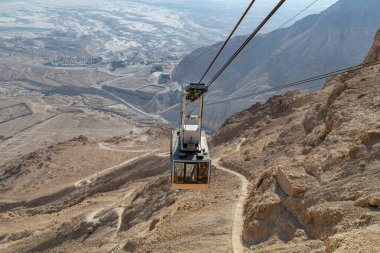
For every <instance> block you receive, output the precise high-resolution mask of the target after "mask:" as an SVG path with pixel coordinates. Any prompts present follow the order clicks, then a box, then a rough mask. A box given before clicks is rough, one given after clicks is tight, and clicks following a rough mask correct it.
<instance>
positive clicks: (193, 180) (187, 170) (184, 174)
mask: <svg viewBox="0 0 380 253" xmlns="http://www.w3.org/2000/svg"><path fill="white" fill-rule="evenodd" d="M208 167H209V166H208V163H181V162H175V163H174V183H177V184H207V183H208V171H209V168H208Z"/></svg>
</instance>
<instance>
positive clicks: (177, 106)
mask: <svg viewBox="0 0 380 253" xmlns="http://www.w3.org/2000/svg"><path fill="white" fill-rule="evenodd" d="M318 1H319V0H314V1H313V2H312V3H310V4H309V5H308V6H306V7H305V8H303V9H302V10H301V11H299V12H298V13H297V14H296V15H294V16H293V17H291V18H290V19H288V20H287V21H286V22H284V23H283V24H282V25H281V26H279V27H278V28H277V29H275V30H274V31H272V32H270V33H269V34H267V35H266V36H265V37H264V38H263V39H262V40H260V41H259V42H258V43H256V44H254V45H253V47H256V46H258V45H259V44H261V43H262V42H263V41H264V40H266V39H268V38H269V37H270V36H272V35H273V34H274V33H276V32H277V31H278V30H279V29H281V28H283V27H284V26H285V25H287V24H288V23H289V22H291V21H292V20H294V19H295V18H296V17H298V16H299V15H301V14H302V13H303V12H305V11H306V10H307V9H309V8H310V7H311V6H313V5H314V4H315V3H316V2H318ZM201 80H202V79H201ZM227 101H229V100H227ZM188 104H189V103H187V105H188ZM207 104H208V103H206V105H207ZM180 106H181V103H179V104H177V105H176V106H173V107H171V108H168V109H167V110H164V111H162V112H161V113H164V112H169V111H173V110H176V109H178V108H179V107H180Z"/></svg>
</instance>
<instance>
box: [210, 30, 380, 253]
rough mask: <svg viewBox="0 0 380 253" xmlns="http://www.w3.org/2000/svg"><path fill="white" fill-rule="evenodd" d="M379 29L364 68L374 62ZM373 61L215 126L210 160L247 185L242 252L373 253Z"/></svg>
mask: <svg viewBox="0 0 380 253" xmlns="http://www.w3.org/2000/svg"><path fill="white" fill-rule="evenodd" d="M379 34H380V31H379V32H378V33H377V36H376V38H375V42H374V43H373V47H372V49H371V50H370V52H369V53H368V56H367V57H366V60H365V61H367V62H368V61H373V60H375V59H379V45H380V36H379ZM379 81H380V64H377V65H375V66H369V67H364V68H360V69H356V70H353V71H350V72H347V73H344V74H341V75H337V76H335V77H333V78H331V79H330V80H328V81H327V82H326V83H325V85H324V87H323V89H322V90H321V91H319V92H316V93H313V94H304V93H301V92H299V91H290V92H287V93H286V94H285V95H283V96H275V97H272V98H271V99H269V100H268V101H267V102H266V103H264V104H260V103H257V104H256V105H254V106H252V107H251V108H249V109H247V110H244V111H242V112H239V113H237V114H235V115H233V116H232V117H230V118H229V119H228V120H226V121H225V122H224V124H223V125H222V126H221V128H220V129H219V130H218V131H217V132H216V133H215V134H214V135H213V136H212V138H211V144H212V146H213V151H214V152H213V155H214V156H218V154H225V153H226V152H229V150H230V147H231V146H234V145H236V144H237V143H239V142H242V145H241V149H240V150H239V151H238V152H237V153H234V155H233V156H232V155H231V156H230V157H225V158H223V159H222V162H223V164H224V166H225V167H228V168H231V169H234V170H236V171H239V172H240V173H242V174H244V175H246V176H247V178H249V179H250V182H251V188H250V193H249V197H248V199H247V200H246V203H245V223H244V232H243V240H244V243H245V245H246V246H247V247H248V248H249V249H250V251H252V252H374V249H376V248H378V246H379V238H380V212H379V211H380V185H379V179H380V170H379V168H380V123H379V122H380V113H379V110H380V86H379Z"/></svg>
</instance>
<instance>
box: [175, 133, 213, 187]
mask: <svg viewBox="0 0 380 253" xmlns="http://www.w3.org/2000/svg"><path fill="white" fill-rule="evenodd" d="M180 138H181V134H180V132H179V131H178V130H176V131H173V138H172V147H173V151H172V161H171V162H172V164H171V184H172V188H173V189H183V190H205V189H208V187H209V183H210V173H211V159H210V155H209V153H208V147H207V142H206V134H205V133H204V132H202V137H201V138H202V139H203V141H202V142H201V143H202V148H201V149H200V150H199V151H197V152H183V151H181V150H180V140H179V139H180Z"/></svg>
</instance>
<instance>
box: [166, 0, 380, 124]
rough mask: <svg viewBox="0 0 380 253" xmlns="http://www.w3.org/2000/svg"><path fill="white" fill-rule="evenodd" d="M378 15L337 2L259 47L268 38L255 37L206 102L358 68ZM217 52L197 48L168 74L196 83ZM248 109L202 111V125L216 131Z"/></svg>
mask: <svg viewBox="0 0 380 253" xmlns="http://www.w3.org/2000/svg"><path fill="white" fill-rule="evenodd" d="M378 9H380V2H379V1H377V0H369V1H356V0H341V1H339V2H337V3H336V4H334V5H333V6H331V7H330V8H328V9H327V10H326V11H323V12H322V13H320V14H318V15H310V16H308V17H306V18H304V19H302V20H300V21H298V22H296V23H295V24H294V25H292V26H290V27H289V28H285V29H280V30H278V31H276V32H275V33H274V34H272V35H271V36H270V37H268V38H267V39H265V42H263V43H261V41H262V39H264V38H266V36H268V35H266V34H264V35H260V36H258V37H257V39H255V40H254V41H252V42H251V43H250V44H249V45H248V46H247V48H245V49H244V51H243V52H242V53H241V55H240V56H239V57H238V58H237V59H236V61H235V62H234V63H233V64H232V65H231V66H230V67H229V68H228V69H227V70H226V72H225V73H224V74H223V75H222V76H221V78H219V79H218V80H217V81H216V83H215V85H214V87H213V88H212V89H211V90H210V91H209V94H212V95H213V98H212V99H220V98H226V97H234V96H238V95H241V94H246V93H247V92H253V91H257V90H262V89H265V88H268V87H276V86H278V85H281V84H284V83H288V82H291V81H296V80H300V79H303V78H306V77H310V76H313V75H317V74H321V73H325V72H329V71H332V70H336V69H340V68H343V67H347V66H351V65H355V64H358V63H359V62H360V61H361V60H362V59H363V57H364V56H365V54H366V52H367V51H368V49H369V47H370V45H371V42H372V38H373V34H374V33H375V32H376V29H377V28H378V25H379V24H380V13H379V12H378ZM244 39H245V36H239V37H236V38H234V39H233V40H232V41H231V43H230V45H229V46H227V48H226V50H225V52H224V53H223V54H222V55H221V57H220V60H218V62H217V64H216V65H215V67H214V68H213V70H212V71H211V72H210V74H209V75H208V76H207V77H206V80H208V79H209V78H210V77H211V74H213V73H215V71H216V70H218V69H219V67H220V66H221V65H222V64H223V63H224V62H226V60H227V59H228V57H229V56H230V55H231V54H232V53H233V50H235V49H236V48H237V47H239V45H240V44H241V43H242V41H243V40H244ZM259 43H260V44H259ZM220 46H221V43H218V44H215V45H212V46H209V47H204V48H200V49H198V50H196V51H194V52H193V53H191V54H190V55H188V56H187V57H186V58H185V59H184V60H183V61H182V62H181V63H180V64H179V65H178V66H177V67H176V69H175V70H174V72H173V77H174V80H176V81H178V82H180V83H186V82H189V81H197V80H196V79H197V78H199V77H200V76H201V72H202V71H204V69H205V68H206V66H207V65H208V64H209V62H210V60H211V59H212V57H213V56H214V55H215V54H216V51H217V50H218V49H219V47H220ZM319 84H322V83H319ZM308 87H310V86H308ZM315 88H316V87H314V89H315ZM268 96H269V95H266V96H261V97H258V98H255V99H266V98H267V97H268ZM212 99H211V98H210V100H209V101H211V100H212ZM252 103H253V102H252V101H251V100H244V101H236V102H231V103H229V104H228V106H225V107H224V108H223V110H221V109H220V107H221V106H220V105H215V106H208V107H207V111H206V114H205V116H206V117H205V118H206V121H208V122H207V124H208V126H209V127H216V126H219V125H220V124H221V123H222V122H223V121H224V119H225V118H226V117H227V116H228V115H231V114H232V113H234V112H237V111H239V110H241V109H243V108H246V107H248V106H250V105H252Z"/></svg>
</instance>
